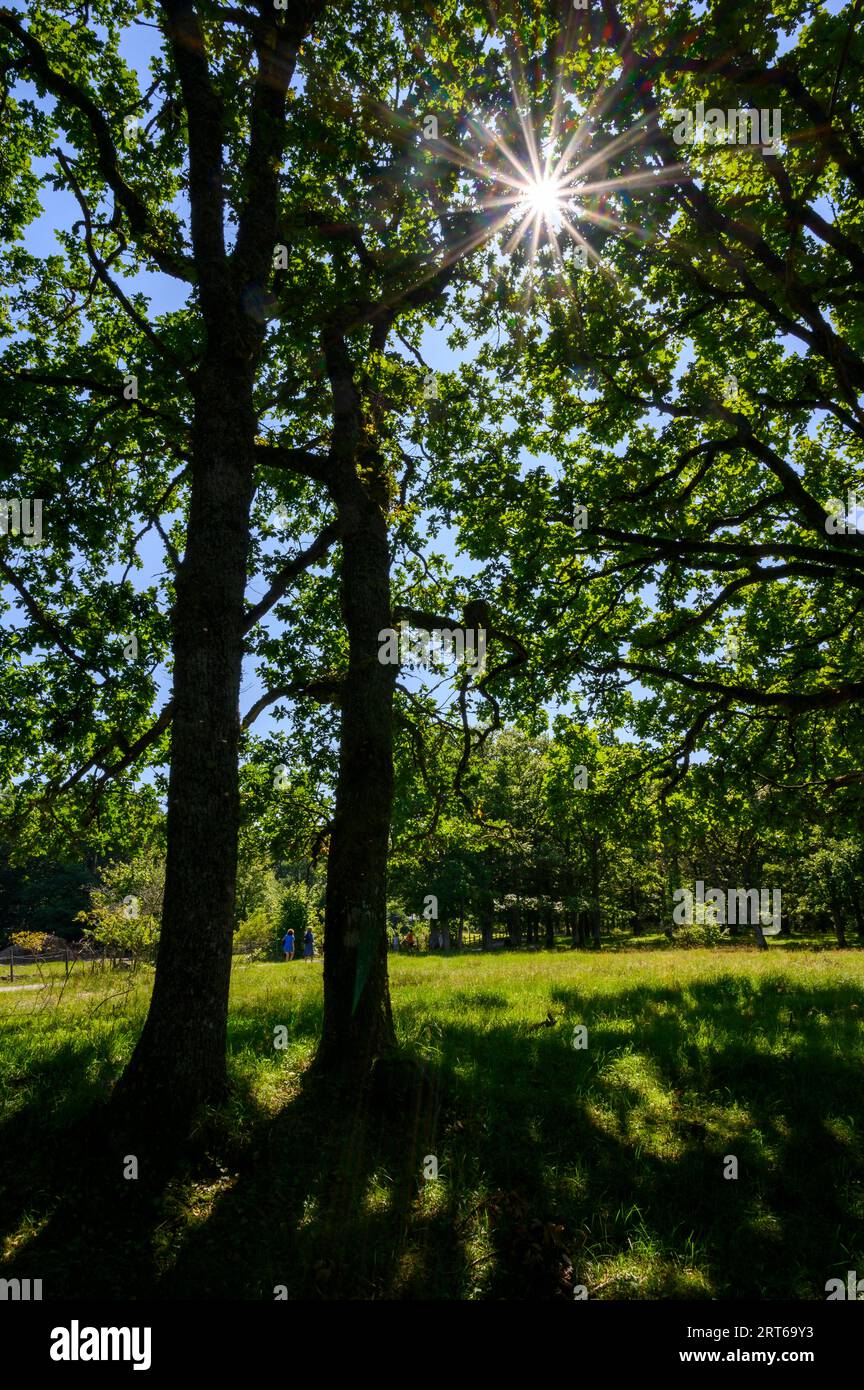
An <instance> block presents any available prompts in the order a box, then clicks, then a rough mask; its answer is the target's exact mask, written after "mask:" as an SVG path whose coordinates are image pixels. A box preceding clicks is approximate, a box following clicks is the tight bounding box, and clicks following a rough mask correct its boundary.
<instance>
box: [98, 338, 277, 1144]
mask: <svg viewBox="0 0 864 1390" xmlns="http://www.w3.org/2000/svg"><path fill="white" fill-rule="evenodd" d="M226 378H227V373H226V372H225V370H224V367H223V369H222V370H220V367H219V358H218V355H216V354H214V357H213V358H211V360H210V362H209V363H208V364H205V367H204V369H203V371H202V376H201V380H200V394H199V398H198V401H197V403H196V415H195V430H194V439H193V468H192V485H191V496H190V509H189V524H188V532H187V543H186V551H185V555H184V558H183V563H182V565H181V568H180V571H179V573H178V576H177V585H176V603H175V607H174V613H173V650H174V689H173V719H172V726H171V771H170V777H169V783H168V817H167V858H166V866H165V897H164V903H163V912H162V929H161V935H160V939H159V949H158V954H157V959H156V977H155V983H154V987H153V994H152V998H151V1001H150V1009H149V1012H148V1015H147V1021H146V1023H145V1025H144V1028H143V1031H142V1033H141V1036H140V1037H139V1039H138V1043H137V1045H136V1047H135V1050H134V1052H133V1054H132V1058H131V1060H130V1062H129V1064H128V1066H127V1068H126V1070H125V1072H124V1073H123V1076H122V1077H121V1079H120V1081H119V1083H118V1085H117V1087H116V1090H115V1094H114V1108H115V1110H120V1111H124V1110H128V1112H129V1113H131V1111H132V1110H133V1109H134V1111H135V1114H136V1119H137V1117H138V1116H139V1115H152V1114H157V1115H159V1116H162V1115H165V1114H167V1113H168V1112H174V1113H176V1114H178V1116H181V1117H184V1118H185V1117H187V1116H188V1115H189V1113H190V1112H191V1111H192V1110H194V1108H195V1107H196V1106H197V1105H198V1104H201V1103H203V1102H211V1101H214V1100H218V1099H219V1098H220V1097H221V1096H222V1095H224V1092H225V1086H226V1064H225V1051H226V1034H227V1018H228V988H229V983H230V974H231V944H232V934H233V929H234V900H235V891H236V875H237V832H238V820H239V796H238V774H237V765H238V744H239V736H240V720H239V695H240V676H241V666H242V659H243V623H244V593H245V588H246V569H247V559H248V554H247V552H248V537H249V510H250V505H251V500H252V492H253V443H254V433H255V425H254V416H253V413H252V401H251V390H250V389H249V386H248V383H247V381H246V380H245V379H244V377H243V376H242V375H240V374H238V375H236V376H235V377H234V379H233V380H231V381H229V380H227V379H226Z"/></svg>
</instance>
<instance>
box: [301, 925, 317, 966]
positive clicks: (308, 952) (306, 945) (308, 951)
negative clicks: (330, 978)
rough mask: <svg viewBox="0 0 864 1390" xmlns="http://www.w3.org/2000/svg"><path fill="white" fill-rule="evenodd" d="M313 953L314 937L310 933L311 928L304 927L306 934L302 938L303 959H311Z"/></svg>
mask: <svg viewBox="0 0 864 1390" xmlns="http://www.w3.org/2000/svg"><path fill="white" fill-rule="evenodd" d="M314 955H315V938H314V936H313V935H312V928H311V927H307V928H306V935H305V936H304V938H303V959H304V960H312V959H313V957H314Z"/></svg>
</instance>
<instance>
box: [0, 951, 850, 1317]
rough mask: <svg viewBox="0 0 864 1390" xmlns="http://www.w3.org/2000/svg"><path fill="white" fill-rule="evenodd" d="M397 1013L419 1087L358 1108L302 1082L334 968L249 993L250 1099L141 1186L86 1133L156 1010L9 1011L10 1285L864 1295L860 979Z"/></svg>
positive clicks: (126, 1293)
mask: <svg viewBox="0 0 864 1390" xmlns="http://www.w3.org/2000/svg"><path fill="white" fill-rule="evenodd" d="M391 987H392V993H393V1003H394V1011H395V1015H396V1020H397V1028H398V1031H399V1036H400V1040H401V1042H402V1043H403V1046H404V1049H405V1054H406V1056H408V1057H413V1058H415V1059H417V1060H419V1061H420V1062H422V1063H423V1068H424V1077H425V1080H424V1082H423V1084H422V1086H420V1087H418V1086H417V1085H416V1084H415V1081H414V1074H413V1073H412V1072H411V1071H410V1070H409V1069H407V1068H406V1069H405V1073H404V1075H403V1074H402V1073H401V1072H400V1070H399V1068H398V1067H397V1068H395V1069H394V1070H392V1071H391V1072H390V1073H388V1079H387V1084H386V1085H384V1084H383V1083H382V1084H381V1085H380V1086H378V1087H377V1088H376V1089H375V1091H374V1093H373V1095H372V1096H371V1097H367V1098H366V1099H365V1100H364V1101H362V1103H361V1100H360V1098H359V1097H357V1096H348V1097H346V1096H344V1095H336V1094H333V1093H331V1092H329V1091H328V1090H327V1089H326V1088H322V1087H321V1086H320V1085H319V1084H313V1083H312V1082H311V1081H310V1079H309V1078H308V1076H307V1073H306V1069H307V1066H308V1062H309V1060H310V1058H311V1055H312V1051H313V1048H314V1042H315V1038H316V1034H317V1029H318V1023H319V1018H320V1007H321V976H320V963H317V962H316V963H313V964H312V965H311V966H309V965H305V964H303V963H295V964H294V965H289V966H286V965H281V964H280V965H272V966H270V965H245V966H239V967H237V968H236V969H235V973H234V978H233V984H232V1007H231V1020H230V1046H231V1057H232V1062H231V1065H232V1077H233V1081H234V1098H233V1100H232V1102H231V1104H230V1105H228V1106H226V1107H225V1108H224V1109H221V1110H219V1111H214V1112H212V1113H211V1114H209V1115H207V1116H205V1117H203V1119H202V1123H201V1125H200V1127H199V1129H198V1131H197V1132H196V1134H195V1135H194V1136H193V1139H192V1141H191V1142H190V1144H189V1146H188V1148H187V1150H186V1151H185V1152H184V1154H183V1155H182V1157H181V1158H179V1159H178V1160H177V1161H176V1162H175V1164H174V1165H173V1167H172V1168H171V1169H170V1171H154V1170H150V1169H148V1161H147V1158H146V1155H143V1156H142V1157H141V1166H140V1171H139V1178H138V1179H137V1180H128V1179H125V1178H124V1177H123V1170H124V1166H125V1167H126V1168H127V1170H128V1168H129V1164H128V1161H127V1154H126V1153H124V1152H121V1151H120V1149H116V1150H112V1148H111V1147H110V1146H108V1148H107V1149H105V1150H104V1151H103V1149H102V1148H100V1147H99V1146H98V1145H96V1144H94V1143H93V1134H94V1128H93V1124H94V1122H93V1109H92V1107H93V1106H94V1105H98V1103H99V1102H101V1101H103V1100H104V1099H105V1097H106V1096H107V1094H108V1093H109V1091H110V1087H111V1084H112V1081H113V1079H114V1078H115V1077H116V1075H117V1074H118V1072H119V1069H120V1068H121V1067H122V1064H123V1062H124V1060H125V1058H126V1056H127V1055H128V1054H129V1052H130V1050H131V1047H132V1044H133V1042H134V1038H135V1035H136V1032H137V1029H138V1028H139V1027H140V1024H141V1021H142V1019H143V1012H144V1008H145V1005H146V993H147V989H148V982H147V980H146V979H139V980H135V981H130V980H129V979H128V978H125V977H123V976H120V977H117V976H113V977H112V976H111V975H110V974H109V975H106V976H100V975H82V976H80V977H78V978H77V979H76V978H74V976H73V979H72V980H71V981H70V983H68V984H67V985H66V987H65V991H64V992H63V993H62V997H61V995H60V984H59V982H58V984H57V986H53V987H51V988H50V989H46V990H45V991H44V992H36V993H33V992H23V993H16V994H3V993H0V1095H2V1111H0V1252H2V1265H3V1268H2V1274H3V1275H4V1276H5V1277H11V1276H13V1275H20V1276H22V1277H23V1276H27V1275H29V1276H31V1277H34V1278H41V1279H42V1280H43V1286H44V1296H45V1297H46V1298H57V1297H60V1298H62V1297H78V1296H83V1295H86V1294H91V1295H94V1296H103V1297H112V1298H118V1297H119V1298H141V1297H152V1296H156V1297H163V1298H200V1297H212V1298H264V1299H272V1298H273V1297H274V1289H275V1288H277V1286H279V1287H284V1289H285V1290H286V1292H287V1296H288V1297H289V1298H332V1297H339V1298H382V1297H383V1298H388V1297H389V1298H409V1299H410V1298H457V1299H464V1298H468V1299H470V1298H499V1297H507V1298H524V1299H548V1298H556V1297H565V1298H569V1297H572V1296H573V1288H574V1286H575V1285H579V1284H581V1285H584V1286H585V1287H586V1288H587V1290H588V1294H589V1296H590V1297H592V1298H593V1297H596V1298H601V1299H622V1298H624V1299H626V1298H686V1297H696V1298H699V1297H703V1298H723V1299H726V1298H740V1297H749V1298H769V1299H770V1298H800V1299H806V1298H817V1299H823V1298H824V1297H825V1282H826V1280H827V1279H829V1278H831V1277H834V1276H836V1275H840V1276H841V1277H844V1278H845V1274H846V1271H847V1270H849V1269H857V1270H858V1271H859V1272H860V1271H861V1270H862V1269H864V1219H862V1218H864V1183H862V1179H864V1144H862V1100H861V1089H862V1088H861V1079H862V1062H864V1031H862V1016H864V956H862V955H860V954H858V953H856V952H836V953H824V954H813V955H801V954H797V955H787V954H785V953H783V952H781V951H777V950H773V951H771V952H770V953H768V954H767V955H760V954H758V953H756V952H750V951H741V950H737V951H730V952H723V951H719V952H718V951H712V952H708V951H688V952H678V951H674V950H670V951H666V952H654V951H652V952H633V953H622V954H619V955H608V956H606V955H604V956H600V957H597V956H593V955H592V956H585V955H581V954H576V953H573V954H570V953H565V954H561V953H556V954H545V953H538V954H536V955H530V956H524V955H520V956H516V955H505V956H495V957H480V956H469V957H461V958H452V959H441V958H431V959H430V958H421V959H415V960H405V959H397V960H395V961H394V962H393V964H392V980H391ZM577 1025H583V1026H584V1027H585V1028H586V1029H587V1039H586V1041H587V1046H586V1047H585V1048H580V1047H575V1046H574V1041H576V1042H578V1041H579V1038H580V1035H579V1034H578V1033H577V1034H574V1029H576V1027H577ZM280 1028H284V1029H285V1035H284V1039H285V1041H286V1042H287V1046H286V1047H285V1048H284V1049H281V1048H279V1047H277V1046H274V1043H275V1042H279V1041H282V1040H283V1038H282V1036H281V1035H280V1034H279V1033H278V1030H279V1029H280ZM730 1156H731V1157H734V1158H735V1159H737V1163H738V1177H737V1179H727V1178H725V1177H724V1169H726V1170H727V1171H728V1169H729V1167H730V1165H729V1163H728V1161H727V1159H728V1157H730ZM433 1159H434V1162H433ZM436 1165H437V1172H438V1176H437V1178H428V1179H427V1178H425V1177H424V1171H425V1173H427V1174H428V1173H431V1172H432V1171H434V1169H435V1167H436Z"/></svg>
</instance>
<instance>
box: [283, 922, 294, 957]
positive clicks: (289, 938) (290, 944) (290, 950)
mask: <svg viewBox="0 0 864 1390" xmlns="http://www.w3.org/2000/svg"><path fill="white" fill-rule="evenodd" d="M282 950H283V951H284V952H285V959H286V960H293V959H294V931H293V929H292V928H291V927H289V928H288V930H287V931H286V933H285V939H284V940H283V942H282Z"/></svg>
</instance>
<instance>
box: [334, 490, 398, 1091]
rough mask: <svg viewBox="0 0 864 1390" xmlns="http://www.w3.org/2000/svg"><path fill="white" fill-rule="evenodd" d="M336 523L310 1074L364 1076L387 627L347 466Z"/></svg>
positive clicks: (380, 962)
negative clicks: (336, 642) (336, 611)
mask: <svg viewBox="0 0 864 1390" xmlns="http://www.w3.org/2000/svg"><path fill="white" fill-rule="evenodd" d="M333 492H334V497H335V500H336V502H337V505H338V507H339V513H340V519H341V520H342V521H343V523H344V528H345V530H344V535H343V540H342V573H341V577H340V594H341V607H342V617H343V621H344V623H345V628H346V631H347V633H348V641H349V666H348V672H347V675H346V676H345V678H344V681H343V683H342V691H341V714H342V733H341V744H340V753H339V775H338V781H337V788H336V807H335V812H334V816H333V821H332V825H331V832H330V850H329V857H328V862H327V902H326V908H325V918H324V947H325V950H324V1026H323V1030H322V1035H321V1041H320V1044H319V1047H318V1052H317V1055H316V1059H315V1065H316V1069H317V1070H319V1071H326V1072H330V1073H335V1072H338V1073H342V1074H346V1073H350V1074H355V1075H365V1074H367V1073H368V1071H369V1070H370V1068H371V1066H372V1063H373V1061H374V1060H375V1058H376V1056H379V1055H380V1054H382V1053H383V1052H385V1051H387V1050H388V1049H389V1048H392V1047H394V1046H395V1044H396V1035H395V1032H394V1028H393V1016H392V1012H391V1008H390V993H389V988H388V983H387V931H386V928H387V852H388V845H389V835H390V816H391V810H392V805H393V728H392V706H393V685H394V680H395V676H396V671H397V667H395V666H390V665H383V664H382V663H381V662H380V661H379V660H378V652H379V648H380V641H379V636H378V634H379V632H381V631H382V629H384V628H388V627H389V626H390V621H391V619H390V552H389V546H388V538H387V520H386V498H385V497H384V496H383V495H379V494H378V490H377V489H376V488H375V487H374V484H373V483H370V482H369V481H366V482H361V481H360V479H359V477H358V474H357V471H356V469H355V468H354V466H353V464H351V465H343V466H342V467H341V468H340V470H339V477H338V479H337V482H336V483H335V484H334V487H333Z"/></svg>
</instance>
